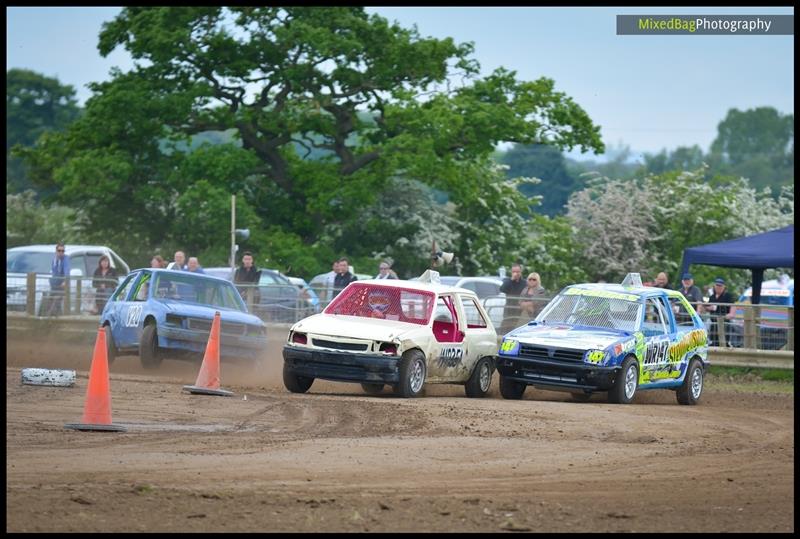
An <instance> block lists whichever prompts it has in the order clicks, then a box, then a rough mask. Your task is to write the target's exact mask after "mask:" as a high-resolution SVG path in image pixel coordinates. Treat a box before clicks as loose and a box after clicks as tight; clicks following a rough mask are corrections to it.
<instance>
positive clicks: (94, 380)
mask: <svg viewBox="0 0 800 539" xmlns="http://www.w3.org/2000/svg"><path fill="white" fill-rule="evenodd" d="M106 331H110V329H109V328H107V327H101V328H99V329H98V330H97V340H96V341H95V343H94V355H93V356H92V366H91V367H90V368H89V384H88V385H87V387H86V402H85V403H84V405H83V418H82V420H81V421H83V422H82V423H67V424H66V425H64V428H65V429H73V430H98V431H113V432H124V431H126V430H127V429H126V428H125V427H123V426H122V425H114V424H112V423H111V389H110V388H109V383H108V349H107V348H106Z"/></svg>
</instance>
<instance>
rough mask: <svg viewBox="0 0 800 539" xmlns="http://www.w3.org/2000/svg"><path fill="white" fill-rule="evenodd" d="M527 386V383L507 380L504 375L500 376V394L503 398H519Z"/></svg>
mask: <svg viewBox="0 0 800 539" xmlns="http://www.w3.org/2000/svg"><path fill="white" fill-rule="evenodd" d="M527 387H528V384H523V383H522V382H516V381H514V380H509V379H508V378H506V377H505V376H501V377H500V394H501V395H502V396H503V398H504V399H511V400H519V399H521V398H522V394H523V393H525V389H526V388H527Z"/></svg>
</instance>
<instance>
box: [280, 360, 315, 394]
mask: <svg viewBox="0 0 800 539" xmlns="http://www.w3.org/2000/svg"><path fill="white" fill-rule="evenodd" d="M313 383H314V379H313V378H311V377H309V376H298V375H296V374H295V373H293V372H292V370H291V369H290V368H289V366H288V365H287V364H286V363H284V364H283V385H284V386H286V389H288V390H289V391H291V392H292V393H305V392H306V391H308V388H310V387H311V384H313Z"/></svg>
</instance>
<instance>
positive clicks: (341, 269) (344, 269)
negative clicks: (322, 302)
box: [333, 256, 358, 298]
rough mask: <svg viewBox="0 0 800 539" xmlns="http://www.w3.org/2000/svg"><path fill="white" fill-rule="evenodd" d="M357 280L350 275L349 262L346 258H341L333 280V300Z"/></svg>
mask: <svg viewBox="0 0 800 539" xmlns="http://www.w3.org/2000/svg"><path fill="white" fill-rule="evenodd" d="M357 280H358V277H356V276H355V275H353V274H352V273H350V262H349V261H348V260H347V257H344V256H343V257H342V258H340V259H339V264H338V270H337V272H336V277H334V279H333V297H334V298H335V297H336V296H338V295H339V292H341V291H342V290H344V288H345V287H346V286H347V285H349V284H350V283H352V282H353V281H357Z"/></svg>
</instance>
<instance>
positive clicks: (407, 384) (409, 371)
mask: <svg viewBox="0 0 800 539" xmlns="http://www.w3.org/2000/svg"><path fill="white" fill-rule="evenodd" d="M427 373H428V368H427V365H426V364H425V355H424V354H423V353H422V352H420V351H419V350H409V351H407V352H406V353H405V354H403V358H402V359H401V360H400V382H398V384H397V385H396V386H395V389H394V393H395V395H397V396H398V397H403V398H404V399H407V398H410V397H419V395H420V394H421V393H422V388H423V386H424V385H425V376H426V375H427Z"/></svg>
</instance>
